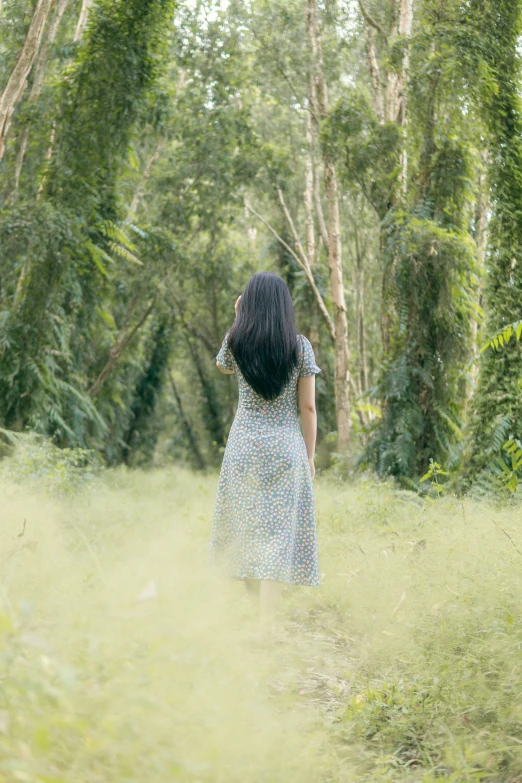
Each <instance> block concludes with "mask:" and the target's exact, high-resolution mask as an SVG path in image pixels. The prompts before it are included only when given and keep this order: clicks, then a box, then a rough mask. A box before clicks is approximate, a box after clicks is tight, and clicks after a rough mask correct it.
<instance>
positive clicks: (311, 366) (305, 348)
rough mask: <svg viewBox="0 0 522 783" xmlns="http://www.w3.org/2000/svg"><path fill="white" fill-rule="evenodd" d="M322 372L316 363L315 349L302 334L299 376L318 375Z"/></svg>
mask: <svg viewBox="0 0 522 783" xmlns="http://www.w3.org/2000/svg"><path fill="white" fill-rule="evenodd" d="M318 372H321V369H320V367H318V366H317V364H316V363H315V356H314V349H313V348H312V345H311V343H310V340H308V339H307V338H306V337H304V335H301V358H300V362H299V377H300V378H305V377H306V376H307V375H316V374H317V373H318Z"/></svg>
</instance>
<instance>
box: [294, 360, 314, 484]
mask: <svg viewBox="0 0 522 783" xmlns="http://www.w3.org/2000/svg"><path fill="white" fill-rule="evenodd" d="M297 393H298V397H299V411H300V412H301V427H302V429H303V438H304V442H305V446H306V453H307V454H308V462H309V463H310V470H311V472H312V478H313V477H314V476H315V466H314V454H315V439H316V436H317V413H316V411H315V375H307V376H305V377H304V378H299V383H298V386H297Z"/></svg>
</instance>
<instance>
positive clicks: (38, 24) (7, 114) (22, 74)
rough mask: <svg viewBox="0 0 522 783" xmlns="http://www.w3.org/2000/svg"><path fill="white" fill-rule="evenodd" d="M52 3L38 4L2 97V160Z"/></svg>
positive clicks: (0, 117)
mask: <svg viewBox="0 0 522 783" xmlns="http://www.w3.org/2000/svg"><path fill="white" fill-rule="evenodd" d="M51 3H52V0H38V2H37V3H36V8H35V9H34V13H33V17H32V19H31V24H30V25H29V30H28V31H27V36H26V39H25V42H24V45H23V47H22V49H21V51H20V54H19V55H18V59H17V60H16V63H15V65H14V68H13V70H12V71H11V74H10V75H9V79H8V80H7V84H6V86H5V87H4V91H3V93H2V95H1V96H0V160H1V159H2V157H3V154H4V150H5V142H6V137H7V133H8V131H9V127H10V125H11V117H12V114H13V111H14V110H15V107H16V104H17V103H18V101H19V100H20V99H21V97H22V95H23V94H24V91H25V89H26V86H27V77H28V76H29V73H30V72H31V68H32V67H33V63H34V61H35V59H36V57H37V55H38V50H39V48H40V43H41V40H42V36H43V32H44V29H45V23H46V21H47V17H48V15H49V11H50V8H51Z"/></svg>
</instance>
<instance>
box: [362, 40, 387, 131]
mask: <svg viewBox="0 0 522 783" xmlns="http://www.w3.org/2000/svg"><path fill="white" fill-rule="evenodd" d="M367 34H368V38H367V44H366V51H367V55H368V65H369V66H370V76H371V79H372V89H373V103H374V107H375V113H376V115H377V117H378V118H379V121H380V122H384V100H383V97H382V86H381V71H380V68H379V63H378V61H377V55H376V54H375V30H374V28H373V27H370V26H368V30H367Z"/></svg>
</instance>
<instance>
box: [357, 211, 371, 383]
mask: <svg viewBox="0 0 522 783" xmlns="http://www.w3.org/2000/svg"><path fill="white" fill-rule="evenodd" d="M354 231H355V267H356V269H355V277H356V299H357V304H356V308H357V347H358V350H359V361H360V379H361V391H362V393H363V394H364V392H365V391H367V389H368V367H367V362H366V334H365V328H366V326H365V308H364V256H365V252H364V250H363V249H362V248H361V246H360V244H359V233H358V230H357V226H355V228H354Z"/></svg>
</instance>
